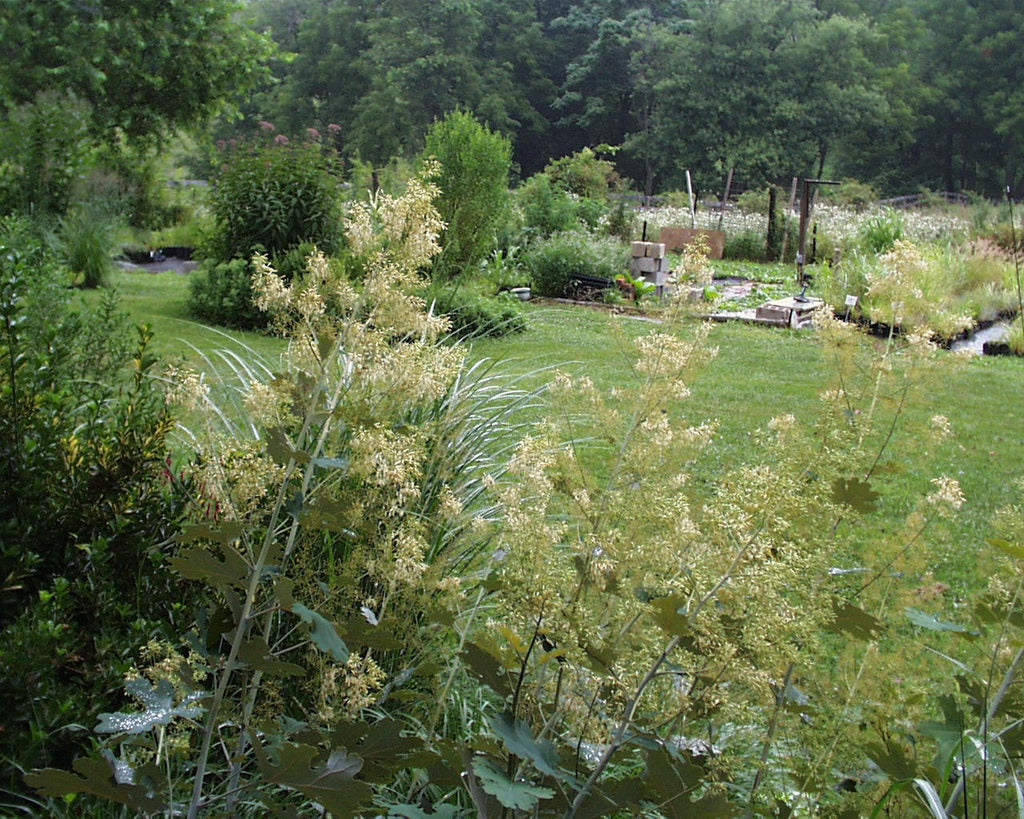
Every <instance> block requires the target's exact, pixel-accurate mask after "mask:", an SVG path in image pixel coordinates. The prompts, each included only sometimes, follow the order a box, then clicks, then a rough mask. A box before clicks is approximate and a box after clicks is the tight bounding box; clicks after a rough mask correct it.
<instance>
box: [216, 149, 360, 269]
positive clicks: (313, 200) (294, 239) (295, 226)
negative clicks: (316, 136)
mask: <svg viewBox="0 0 1024 819" xmlns="http://www.w3.org/2000/svg"><path fill="white" fill-rule="evenodd" d="M281 139H282V138H281V137H278V141H276V142H274V143H270V144H258V145H257V144H243V145H241V146H240V147H238V148H235V149H233V150H232V152H231V153H230V154H229V155H228V157H227V162H226V164H225V166H224V167H223V169H222V170H221V173H220V175H219V176H218V178H217V180H216V182H215V184H214V185H213V187H212V189H211V191H210V205H211V208H212V210H213V217H214V227H213V231H212V233H211V235H210V237H209V239H208V241H207V244H206V247H205V248H204V255H206V256H208V257H209V258H211V259H213V260H214V261H218V262H226V261H230V260H231V259H239V258H241V259H248V258H250V257H251V256H252V254H253V253H254V252H256V251H257V250H262V251H263V252H265V253H267V254H268V255H270V256H271V257H276V256H278V255H279V254H281V253H283V252H285V251H288V250H290V249H291V248H293V247H295V246H296V245H298V244H300V243H302V242H312V243H314V244H316V246H317V247H319V248H320V249H321V250H323V251H324V252H325V253H332V252H333V251H334V250H335V249H337V247H338V244H339V241H340V238H341V210H340V208H341V199H340V189H339V185H338V180H337V178H336V176H335V164H334V161H333V159H332V158H331V156H330V155H328V154H325V153H324V152H323V151H322V150H321V148H320V146H319V145H317V144H315V143H294V142H288V141H286V140H285V141H280V140H281Z"/></svg>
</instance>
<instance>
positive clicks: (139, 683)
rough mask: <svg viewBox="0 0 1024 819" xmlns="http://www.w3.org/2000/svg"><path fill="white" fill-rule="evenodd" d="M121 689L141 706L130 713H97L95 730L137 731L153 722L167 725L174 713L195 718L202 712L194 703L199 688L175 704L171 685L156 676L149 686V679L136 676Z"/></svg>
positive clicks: (111, 732)
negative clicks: (97, 723) (155, 682)
mask: <svg viewBox="0 0 1024 819" xmlns="http://www.w3.org/2000/svg"><path fill="white" fill-rule="evenodd" d="M124 690H125V691H127V692H128V693H129V694H131V695H132V696H133V697H135V698H136V699H137V700H138V701H139V702H140V703H142V705H143V707H144V708H145V710H144V711H138V712H136V713H133V714H128V713H123V712H115V713H113V714H100V715H99V717H100V723H99V725H97V726H96V733H98V734H141V733H143V732H145V731H148V730H149V729H150V728H152V727H153V726H154V725H169V724H170V723H171V720H173V719H174V718H175V717H183V718H185V719H195V718H196V717H198V716H199V715H200V714H201V713H202V712H203V709H202V707H201V706H199V705H196V704H195V703H196V701H197V700H199V699H200V698H202V696H203V694H202V692H201V691H193V692H191V693H188V694H186V695H185V696H184V697H183V698H182V700H181V703H180V704H178V705H175V704H174V695H175V692H174V686H173V685H171V683H170V682H169V681H168V680H159V681H158V682H157V684H156V685H155V686H151V685H150V684H149V680H146V679H145V678H143V677H136V678H135V679H134V680H129V681H128V682H127V683H126V684H125V687H124Z"/></svg>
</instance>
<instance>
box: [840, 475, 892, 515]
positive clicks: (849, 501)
mask: <svg viewBox="0 0 1024 819" xmlns="http://www.w3.org/2000/svg"><path fill="white" fill-rule="evenodd" d="M879 497H881V496H880V495H879V494H878V493H877V492H876V491H875V490H874V489H872V488H871V484H870V483H868V482H867V481H865V480H862V479H860V478H837V479H836V481H835V483H833V484H832V500H834V501H835V502H836V503H842V504H845V505H846V506H849V507H850V508H851V509H853V510H854V511H856V512H863V513H867V512H872V511H874V508H875V504H876V503H877V502H878V499H879Z"/></svg>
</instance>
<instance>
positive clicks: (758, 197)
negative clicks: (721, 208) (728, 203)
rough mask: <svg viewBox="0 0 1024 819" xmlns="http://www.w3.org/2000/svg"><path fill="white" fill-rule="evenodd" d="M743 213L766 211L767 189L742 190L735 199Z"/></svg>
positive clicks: (764, 212) (765, 212)
mask: <svg viewBox="0 0 1024 819" xmlns="http://www.w3.org/2000/svg"><path fill="white" fill-rule="evenodd" d="M736 203H737V205H738V206H739V208H740V210H742V211H743V212H744V213H763V214H767V213H768V189H767V188H761V189H757V190H747V191H743V193H741V194H740V195H739V198H738V199H737V201H736Z"/></svg>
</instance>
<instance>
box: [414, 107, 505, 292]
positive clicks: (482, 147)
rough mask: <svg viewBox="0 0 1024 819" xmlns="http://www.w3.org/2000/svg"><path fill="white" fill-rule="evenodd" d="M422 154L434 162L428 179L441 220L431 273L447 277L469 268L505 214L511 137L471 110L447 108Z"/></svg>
mask: <svg viewBox="0 0 1024 819" xmlns="http://www.w3.org/2000/svg"><path fill="white" fill-rule="evenodd" d="M423 154H424V156H425V157H433V158H434V159H436V160H437V161H438V162H440V169H439V171H438V174H437V176H436V177H435V178H434V180H433V181H434V182H435V183H436V184H437V186H438V187H439V188H440V189H441V194H440V196H439V197H438V200H437V209H438V212H439V213H440V215H441V219H442V220H443V221H444V223H445V228H444V231H443V232H442V234H441V253H440V254H439V255H438V257H437V258H436V259H435V261H434V275H435V276H437V277H439V278H441V279H451V278H454V277H457V276H461V275H464V274H466V273H468V272H470V271H472V270H474V269H475V268H476V266H477V264H479V262H481V261H482V260H483V259H484V258H485V257H486V256H487V254H488V253H490V252H491V249H492V248H493V247H494V241H495V232H496V230H497V228H498V226H499V225H500V224H501V223H502V222H503V221H504V219H505V218H506V209H507V207H508V182H509V179H508V177H509V168H510V162H511V155H512V143H511V142H510V140H509V139H508V137H505V136H502V135H501V134H497V133H494V132H493V131H491V130H490V129H489V128H487V127H486V126H485V125H482V124H480V123H479V122H478V121H477V120H476V119H475V118H474V117H473V116H472V115H471V114H468V113H464V112H458V111H456V112H453V113H451V114H448V115H447V116H446V117H445V118H444V119H443V120H440V121H439V122H436V123H434V125H433V127H431V129H430V131H429V132H428V133H427V138H426V146H425V147H424V149H423Z"/></svg>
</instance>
